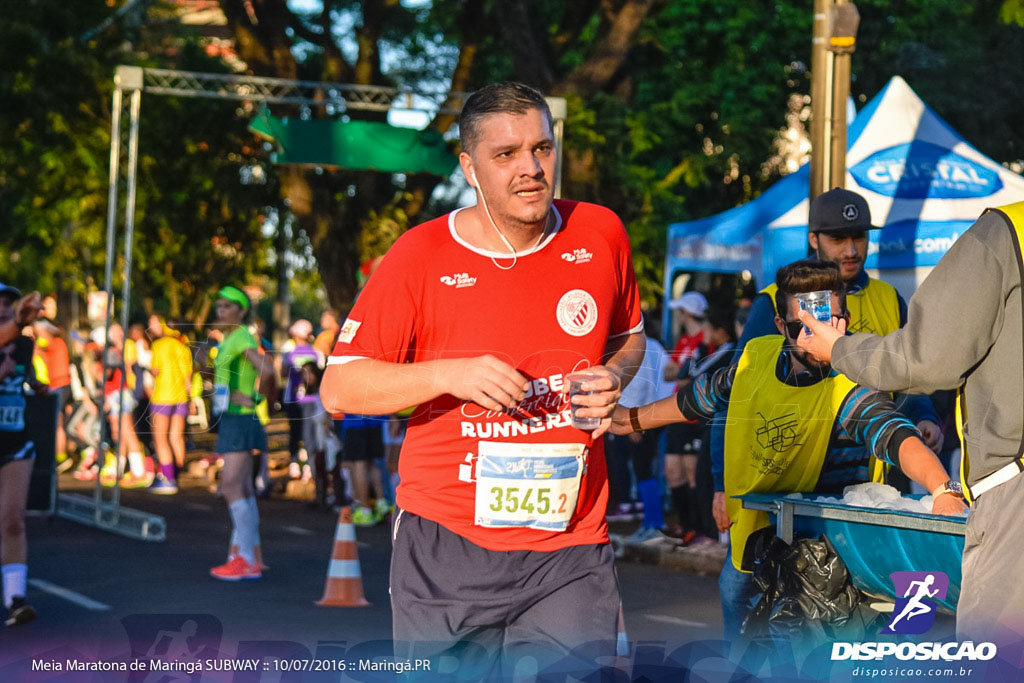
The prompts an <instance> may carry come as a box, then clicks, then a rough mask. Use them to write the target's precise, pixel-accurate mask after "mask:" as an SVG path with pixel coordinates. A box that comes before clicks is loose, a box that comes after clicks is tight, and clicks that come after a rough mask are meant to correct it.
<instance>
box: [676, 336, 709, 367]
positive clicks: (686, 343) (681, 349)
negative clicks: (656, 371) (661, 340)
mask: <svg viewBox="0 0 1024 683" xmlns="http://www.w3.org/2000/svg"><path fill="white" fill-rule="evenodd" d="M702 343H704V333H703V332H698V333H697V334H695V335H693V336H690V335H688V334H684V335H683V336H681V337H680V338H679V341H677V342H676V347H675V348H674V349H672V353H670V354H669V358H671V359H672V362H673V363H675V364H676V365H682V364H683V361H684V360H686V359H687V358H689V357H690V356H692V355H693V352H694V351H696V350H697V347H698V346H700V345H701V344H702Z"/></svg>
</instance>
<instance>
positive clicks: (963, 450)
mask: <svg viewBox="0 0 1024 683" xmlns="http://www.w3.org/2000/svg"><path fill="white" fill-rule="evenodd" d="M989 211H998V212H999V213H1001V214H1003V215H1004V216H1006V218H1007V220H1008V221H1009V223H1010V227H1011V232H1012V233H1013V236H1014V237H1015V238H1016V239H1017V261H1018V263H1017V265H1018V266H1019V267H1020V273H1021V282H1024V256H1022V254H1024V202H1017V203H1016V204H1008V205H1006V206H1000V207H997V208H994V209H985V212H986V213H988V212H989ZM965 424H967V402H966V401H965V400H964V387H963V386H961V387H960V390H959V391H957V393H956V432H957V434H959V435H960V485H961V486H962V487H963V490H964V497H965V498H966V499H967V502H968V503H973V502H974V499H973V496H972V495H971V491H970V488H969V487H968V486H967V478H968V476H969V474H970V471H971V468H970V464H971V463H970V458H968V455H967V441H966V440H965V439H964V425H965ZM1021 458H1022V460H1024V454H1021Z"/></svg>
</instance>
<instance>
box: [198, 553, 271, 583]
mask: <svg viewBox="0 0 1024 683" xmlns="http://www.w3.org/2000/svg"><path fill="white" fill-rule="evenodd" d="M210 576H212V577H213V578H215V579H220V580H221V581H248V580H252V579H259V578H261V577H262V576H263V573H262V572H260V568H259V565H256V564H249V563H248V562H246V561H245V558H244V557H242V556H241V555H235V556H234V557H232V558H231V559H230V560H228V561H227V562H226V563H225V564H222V565H221V566H219V567H214V568H213V569H211V570H210Z"/></svg>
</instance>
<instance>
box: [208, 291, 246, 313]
mask: <svg viewBox="0 0 1024 683" xmlns="http://www.w3.org/2000/svg"><path fill="white" fill-rule="evenodd" d="M213 298H215V299H227V300H228V301H230V302H232V303H235V304H238V305H239V306H240V307H241V309H242V310H243V311H247V310H249V305H250V304H249V297H247V296H246V295H245V292H243V291H242V290H240V289H239V288H238V287H232V286H231V285H228V286H227V287H221V288H220V291H219V292H217V293H216V294H215V295H214V297H213Z"/></svg>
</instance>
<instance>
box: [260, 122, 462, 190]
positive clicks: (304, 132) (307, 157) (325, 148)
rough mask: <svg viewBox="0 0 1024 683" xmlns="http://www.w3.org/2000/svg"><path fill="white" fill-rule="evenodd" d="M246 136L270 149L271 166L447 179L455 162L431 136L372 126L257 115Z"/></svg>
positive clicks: (431, 132) (434, 135)
mask: <svg viewBox="0 0 1024 683" xmlns="http://www.w3.org/2000/svg"><path fill="white" fill-rule="evenodd" d="M249 130H250V131H251V132H252V133H254V134H256V135H258V136H259V137H261V138H264V139H266V140H268V141H270V142H271V143H273V144H274V147H275V149H276V151H275V152H274V153H273V154H272V155H271V161H272V162H273V163H275V164H317V165H322V166H340V167H342V168H350V169H358V170H371V171H381V172H384V173H433V174H434V175H439V176H449V175H451V173H452V171H454V170H455V167H456V166H457V165H458V159H457V158H456V157H455V156H454V155H453V154H452V153H451V152H450V151H449V149H448V147H447V145H446V144H445V142H444V139H443V138H442V137H441V134H440V133H438V132H437V131H434V130H429V129H428V130H415V129H413V128H399V127H397V126H392V125H390V124H387V123H378V122H376V121H328V120H312V121H303V120H301V119H294V118H278V117H276V116H271V115H270V114H267V113H266V112H263V113H260V114H259V115H257V116H256V118H254V119H253V120H252V122H251V123H250V124H249Z"/></svg>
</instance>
